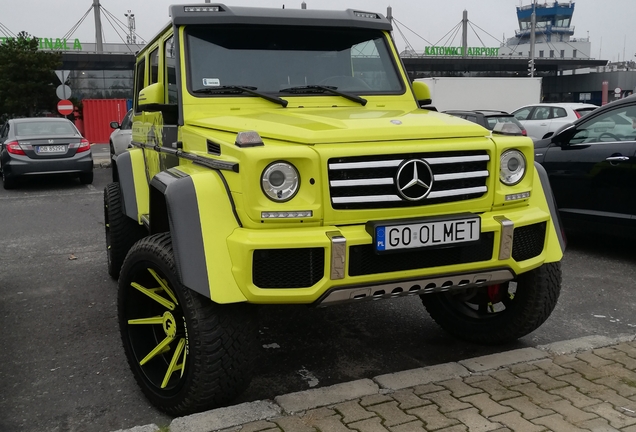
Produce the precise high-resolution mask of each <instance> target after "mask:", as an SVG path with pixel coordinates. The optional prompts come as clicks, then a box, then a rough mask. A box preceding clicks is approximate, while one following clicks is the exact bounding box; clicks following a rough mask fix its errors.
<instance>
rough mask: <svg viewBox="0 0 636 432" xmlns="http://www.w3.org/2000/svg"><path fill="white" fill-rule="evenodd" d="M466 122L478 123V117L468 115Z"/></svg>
mask: <svg viewBox="0 0 636 432" xmlns="http://www.w3.org/2000/svg"><path fill="white" fill-rule="evenodd" d="M466 120H468V121H471V122H473V123H477V117H476V116H474V115H467V116H466Z"/></svg>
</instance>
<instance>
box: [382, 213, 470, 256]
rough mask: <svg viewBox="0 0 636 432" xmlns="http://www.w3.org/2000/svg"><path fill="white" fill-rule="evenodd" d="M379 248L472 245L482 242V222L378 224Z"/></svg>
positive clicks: (396, 248) (444, 221)
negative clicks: (480, 239) (480, 235)
mask: <svg viewBox="0 0 636 432" xmlns="http://www.w3.org/2000/svg"><path fill="white" fill-rule="evenodd" d="M374 228H375V230H374V233H375V236H374V240H375V249H376V251H378V252H384V251H394V250H400V249H414V248H424V247H431V246H444V245H450V244H456V243H468V242H474V241H477V240H479V233H480V232H481V219H480V218H479V217H474V216H473V217H469V218H461V219H449V220H435V221H430V222H425V221H421V222H417V221H416V222H413V223H407V224H399V225H397V224H396V225H391V224H390V223H387V224H386V225H375V227H374Z"/></svg>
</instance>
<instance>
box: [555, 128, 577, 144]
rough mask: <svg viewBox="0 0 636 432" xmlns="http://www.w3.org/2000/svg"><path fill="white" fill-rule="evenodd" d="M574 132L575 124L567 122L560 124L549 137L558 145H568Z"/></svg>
mask: <svg viewBox="0 0 636 432" xmlns="http://www.w3.org/2000/svg"><path fill="white" fill-rule="evenodd" d="M575 133H576V126H575V125H574V124H572V123H568V124H566V125H564V126H561V128H560V129H558V130H557V131H556V132H555V133H554V135H552V137H550V142H551V143H552V144H556V145H558V146H564V145H568V144H569V142H570V140H571V139H572V137H573V136H574V134H575Z"/></svg>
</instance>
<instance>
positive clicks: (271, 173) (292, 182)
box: [261, 162, 300, 202]
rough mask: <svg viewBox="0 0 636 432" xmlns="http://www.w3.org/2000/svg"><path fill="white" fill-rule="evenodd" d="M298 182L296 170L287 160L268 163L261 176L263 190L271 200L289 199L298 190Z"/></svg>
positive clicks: (282, 200) (281, 200)
mask: <svg viewBox="0 0 636 432" xmlns="http://www.w3.org/2000/svg"><path fill="white" fill-rule="evenodd" d="M299 184H300V177H299V176H298V171H296V168H294V166H293V165H292V164H290V163H288V162H274V163H271V164H269V165H268V166H267V168H265V170H264V171H263V175H262V176H261V186H262V187H263V192H264V193H265V195H267V197H268V198H269V199H271V200H272V201H277V202H284V201H289V200H290V199H292V198H293V197H294V195H296V193H297V192H298V186H299Z"/></svg>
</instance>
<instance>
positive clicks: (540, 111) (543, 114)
mask: <svg viewBox="0 0 636 432" xmlns="http://www.w3.org/2000/svg"><path fill="white" fill-rule="evenodd" d="M548 117H550V107H536V108H535V109H534V112H533V113H532V117H531V118H530V120H544V119H547V118H548Z"/></svg>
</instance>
